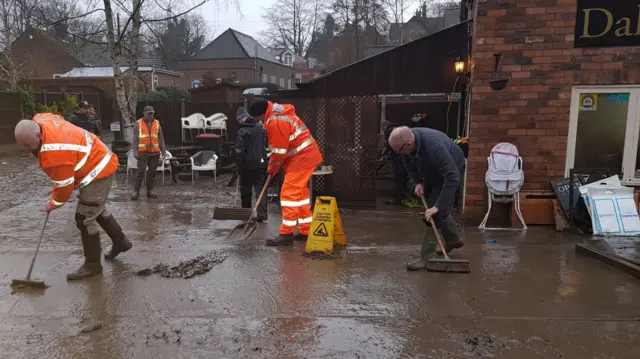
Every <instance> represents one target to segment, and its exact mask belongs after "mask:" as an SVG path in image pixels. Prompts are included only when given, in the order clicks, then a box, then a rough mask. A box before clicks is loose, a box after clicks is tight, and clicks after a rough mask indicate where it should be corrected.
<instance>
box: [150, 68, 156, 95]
mask: <svg viewBox="0 0 640 359" xmlns="http://www.w3.org/2000/svg"><path fill="white" fill-rule="evenodd" d="M155 75H156V69H154V68H152V69H151V91H152V92H153V91H155V90H156V82H155V81H153V79H154V78H155Z"/></svg>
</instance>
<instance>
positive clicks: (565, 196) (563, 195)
mask: <svg viewBox="0 0 640 359" xmlns="http://www.w3.org/2000/svg"><path fill="white" fill-rule="evenodd" d="M550 183H551V187H553V191H554V192H555V193H556V197H558V203H560V207H562V211H563V212H564V215H565V216H566V217H567V218H570V216H569V210H570V208H576V204H577V203H578V200H579V199H580V190H579V188H580V187H581V186H582V185H583V183H584V182H583V181H582V178H581V176H580V175H574V176H573V186H569V178H563V179H561V180H559V181H551V182H550ZM571 187H572V188H571ZM570 188H571V190H572V191H573V203H572V204H571V206H570V205H569V190H570ZM573 213H575V211H573Z"/></svg>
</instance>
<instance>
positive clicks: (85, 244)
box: [67, 233, 102, 280]
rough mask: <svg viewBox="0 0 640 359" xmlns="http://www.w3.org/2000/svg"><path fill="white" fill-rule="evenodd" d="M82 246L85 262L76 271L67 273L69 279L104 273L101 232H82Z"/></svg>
mask: <svg viewBox="0 0 640 359" xmlns="http://www.w3.org/2000/svg"><path fill="white" fill-rule="evenodd" d="M82 248H83V249H84V264H83V265H82V266H81V267H80V268H78V269H77V270H76V271H74V272H72V273H69V274H67V280H78V279H82V278H87V277H92V276H94V275H98V274H100V273H102V263H101V262H100V252H101V250H102V249H101V248H100V234H99V233H96V234H94V235H87V234H85V233H82Z"/></svg>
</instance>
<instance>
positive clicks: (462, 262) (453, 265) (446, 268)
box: [420, 196, 471, 273]
mask: <svg viewBox="0 0 640 359" xmlns="http://www.w3.org/2000/svg"><path fill="white" fill-rule="evenodd" d="M420 198H421V199H422V204H423V205H424V209H425V211H426V210H427V209H429V206H428V205H427V201H426V200H425V199H424V196H420ZM429 222H430V223H431V228H433V233H434V234H435V235H436V239H437V240H438V245H439V246H440V249H441V250H442V255H443V256H444V257H443V258H431V259H429V261H428V262H427V270H428V271H430V272H443V273H470V272H471V267H470V265H469V261H468V260H466V259H451V258H450V257H449V255H448V254H447V251H446V250H445V249H444V244H443V242H442V238H441V237H440V231H439V230H438V228H437V227H436V224H435V223H434V222H433V217H431V218H429Z"/></svg>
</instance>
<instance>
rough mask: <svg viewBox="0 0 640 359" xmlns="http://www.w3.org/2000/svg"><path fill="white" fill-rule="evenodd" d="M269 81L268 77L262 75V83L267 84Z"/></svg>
mask: <svg viewBox="0 0 640 359" xmlns="http://www.w3.org/2000/svg"><path fill="white" fill-rule="evenodd" d="M267 81H268V80H267V75H262V82H263V83H265V84H266V83H267Z"/></svg>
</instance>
